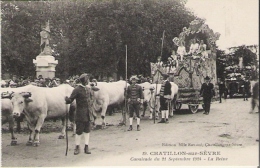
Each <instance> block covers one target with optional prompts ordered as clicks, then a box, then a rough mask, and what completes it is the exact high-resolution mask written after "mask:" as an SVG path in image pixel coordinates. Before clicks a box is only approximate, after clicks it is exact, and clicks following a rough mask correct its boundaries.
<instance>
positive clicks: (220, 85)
mask: <svg viewBox="0 0 260 168" xmlns="http://www.w3.org/2000/svg"><path fill="white" fill-rule="evenodd" d="M218 88H219V93H224V92H225V90H226V85H225V83H220V84H219V85H218Z"/></svg>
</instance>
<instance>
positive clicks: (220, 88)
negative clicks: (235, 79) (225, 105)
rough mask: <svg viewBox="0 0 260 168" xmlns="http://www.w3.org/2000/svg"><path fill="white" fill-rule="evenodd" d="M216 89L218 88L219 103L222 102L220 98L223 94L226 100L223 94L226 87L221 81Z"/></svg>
mask: <svg viewBox="0 0 260 168" xmlns="http://www.w3.org/2000/svg"><path fill="white" fill-rule="evenodd" d="M218 88H219V103H221V102H222V100H221V98H222V95H223V94H224V99H226V96H225V95H226V94H225V91H226V85H225V83H224V81H223V80H221V81H220V82H219V85H218Z"/></svg>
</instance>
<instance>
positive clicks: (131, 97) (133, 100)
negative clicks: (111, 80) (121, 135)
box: [127, 76, 144, 131]
mask: <svg viewBox="0 0 260 168" xmlns="http://www.w3.org/2000/svg"><path fill="white" fill-rule="evenodd" d="M137 80H138V78H137V76H132V77H131V78H130V81H131V85H130V86H128V88H127V99H128V104H129V111H130V114H129V122H130V124H129V125H130V126H129V129H128V131H132V130H133V126H132V125H133V116H134V112H135V114H136V117H137V131H140V115H139V110H140V105H141V104H142V103H143V99H144V95H143V90H142V87H141V86H139V85H136V82H137Z"/></svg>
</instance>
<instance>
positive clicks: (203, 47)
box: [199, 40, 209, 61]
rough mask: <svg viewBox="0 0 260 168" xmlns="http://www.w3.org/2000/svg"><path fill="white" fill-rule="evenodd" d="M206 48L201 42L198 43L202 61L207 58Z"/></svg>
mask: <svg viewBox="0 0 260 168" xmlns="http://www.w3.org/2000/svg"><path fill="white" fill-rule="evenodd" d="M206 48H207V45H206V44H204V41H203V40H201V41H200V45H199V54H200V55H201V59H202V60H203V61H205V59H207V58H209V57H208V52H207V50H206Z"/></svg>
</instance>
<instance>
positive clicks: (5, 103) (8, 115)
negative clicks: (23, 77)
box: [1, 85, 32, 145]
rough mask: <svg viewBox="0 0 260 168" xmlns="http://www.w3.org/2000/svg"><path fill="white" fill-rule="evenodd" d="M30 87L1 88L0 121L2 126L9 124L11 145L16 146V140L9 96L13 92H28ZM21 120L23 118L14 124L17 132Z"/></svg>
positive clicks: (21, 118)
mask: <svg viewBox="0 0 260 168" xmlns="http://www.w3.org/2000/svg"><path fill="white" fill-rule="evenodd" d="M31 87H32V85H27V86H24V87H19V88H10V87H9V88H1V96H2V99H1V116H2V118H1V121H2V125H3V124H5V123H7V122H8V124H9V131H10V133H11V145H16V144H17V138H16V137H15V136H14V123H15V119H14V118H13V114H12V112H13V106H12V104H11V100H10V95H11V94H12V93H13V92H26V91H28V90H29V89H30V88H31ZM22 120H23V116H21V117H20V118H16V123H17V131H18V132H19V131H20V128H21V126H20V122H21V121H22Z"/></svg>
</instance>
